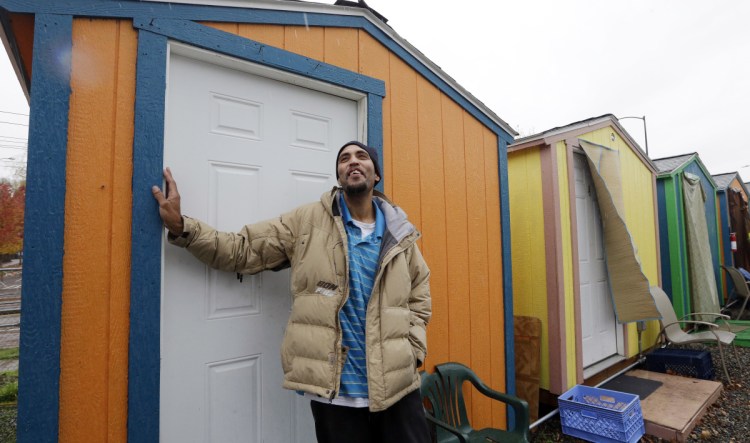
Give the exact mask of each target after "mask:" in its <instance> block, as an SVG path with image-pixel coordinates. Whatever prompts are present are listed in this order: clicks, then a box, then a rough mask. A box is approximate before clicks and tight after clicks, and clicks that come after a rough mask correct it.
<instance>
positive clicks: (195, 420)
mask: <svg viewBox="0 0 750 443" xmlns="http://www.w3.org/2000/svg"><path fill="white" fill-rule="evenodd" d="M167 77H168V82H167V83H168V86H167V99H166V102H167V106H166V129H165V143H164V145H165V146H164V164H165V166H169V167H170V168H171V169H172V172H173V174H174V176H175V179H176V181H177V184H178V188H179V191H180V194H181V195H182V211H183V213H184V214H185V215H189V216H193V217H196V218H199V219H201V220H204V221H206V222H208V223H209V224H211V225H212V226H215V227H216V228H218V229H220V230H230V231H238V230H239V229H240V228H241V227H242V226H243V225H245V224H247V223H252V222H256V221H260V220H264V219H267V218H272V217H275V216H278V215H280V214H281V213H283V212H285V211H288V210H290V209H292V208H294V207H295V206H298V205H300V204H302V203H307V202H312V201H317V200H318V199H319V198H320V195H321V194H322V193H323V192H325V191H326V190H329V189H331V187H332V186H333V185H334V184H335V182H336V176H335V163H336V158H335V156H336V153H337V151H338V148H339V147H340V145H341V144H343V143H344V142H346V141H348V140H353V139H356V138H357V118H358V114H357V112H358V103H357V102H356V101H354V100H350V99H344V98H340V97H337V96H333V95H329V94H326V93H322V92H318V91H314V90H312V89H308V88H303V87H300V86H294V85H291V84H289V83H285V82H281V81H277V80H272V79H270V78H267V77H262V76H259V75H255V74H251V73H248V72H244V71H243V70H241V69H231V68H228V67H223V66H219V65H217V64H212V63H209V62H206V61H199V60H196V59H194V58H190V57H187V56H184V55H177V54H175V53H172V54H171V55H170V57H169V72H168V76H167ZM163 263H164V265H163V266H164V280H163V292H162V304H161V313H162V324H161V392H160V395H161V397H160V398H161V405H160V406H161V411H160V439H161V441H164V442H180V443H184V442H218V443H229V442H271V443H273V442H313V441H315V434H314V428H313V421H312V415H311V413H310V407H309V400H305V399H304V398H303V397H301V396H299V395H297V394H295V393H294V392H290V391H286V390H284V389H282V387H281V384H282V378H283V373H282V370H281V363H280V357H279V355H280V353H279V348H280V344H281V340H282V337H283V334H284V327H285V325H286V321H287V319H288V316H289V310H290V307H291V295H290V292H289V273H288V271H282V272H264V273H262V274H259V275H256V276H245V277H244V278H243V280H242V281H240V280H239V279H238V278H237V276H236V275H235V274H233V273H223V272H218V271H214V270H210V269H208V268H207V267H206V266H204V265H203V264H201V263H200V262H198V261H197V260H196V259H194V258H193V257H192V255H190V254H189V253H188V252H187V251H185V250H183V249H180V248H177V247H174V246H171V245H165V246H164V260H163Z"/></svg>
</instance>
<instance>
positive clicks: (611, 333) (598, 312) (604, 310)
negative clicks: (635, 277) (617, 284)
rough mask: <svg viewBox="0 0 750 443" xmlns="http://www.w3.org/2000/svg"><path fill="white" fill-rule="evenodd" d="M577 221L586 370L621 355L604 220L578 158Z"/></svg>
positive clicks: (581, 158) (582, 159)
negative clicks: (608, 268) (611, 289)
mask: <svg viewBox="0 0 750 443" xmlns="http://www.w3.org/2000/svg"><path fill="white" fill-rule="evenodd" d="M574 158H575V165H574V168H575V190H576V219H577V223H578V226H577V232H578V269H579V291H580V292H579V294H580V300H581V336H582V346H583V367H584V368H585V367H587V366H591V365H592V364H595V363H597V362H599V361H601V360H604V359H605V358H607V357H610V356H612V355H615V354H617V321H616V319H615V314H614V307H613V306H612V297H611V296H610V290H609V277H608V275H607V266H606V256H605V254H604V241H603V237H602V234H603V232H602V225H601V217H600V215H599V205H598V204H597V200H596V190H595V188H594V183H593V181H592V179H591V173H590V172H589V168H588V164H587V162H586V158H585V157H584V156H582V155H575V156H574Z"/></svg>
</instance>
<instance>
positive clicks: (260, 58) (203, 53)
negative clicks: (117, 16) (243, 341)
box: [128, 19, 385, 441]
mask: <svg viewBox="0 0 750 443" xmlns="http://www.w3.org/2000/svg"><path fill="white" fill-rule="evenodd" d="M134 26H135V27H136V28H137V29H139V32H138V65H137V68H136V98H135V125H134V140H133V210H132V252H131V282H130V284H131V289H130V343H129V355H128V366H129V368H128V371H129V383H128V440H129V441H158V440H159V419H160V414H159V405H160V388H159V385H160V377H161V374H160V358H161V338H160V331H161V324H160V318H161V295H162V255H163V254H162V240H163V236H164V230H163V227H162V223H161V220H160V218H159V216H158V208H157V205H156V201H155V200H154V198H153V196H152V195H151V192H150V188H151V186H153V185H154V184H156V183H161V181H162V168H163V154H164V152H163V148H164V117H165V112H166V110H165V103H166V102H165V98H166V80H167V69H168V60H169V53H170V51H175V52H177V53H181V54H185V53H187V54H188V56H190V57H194V58H195V57H199V58H203V59H204V60H206V61H210V62H211V63H218V64H222V65H224V66H230V67H232V68H235V69H236V68H241V69H242V70H245V71H248V70H249V71H255V72H253V73H256V74H258V75H262V76H265V77H270V78H274V79H276V80H281V81H284V82H288V83H292V84H296V85H301V86H304V87H308V88H312V89H316V90H319V91H322V92H325V93H329V94H333V95H339V96H343V97H346V98H354V99H356V100H358V103H359V106H358V107H359V112H358V113H359V115H358V118H359V119H360V120H359V121H360V122H361V123H362V124H361V126H360V127H359V128H358V132H359V134H360V139H361V140H362V141H366V142H367V143H368V144H369V145H371V146H373V147H375V148H376V149H377V150H378V154H379V155H380V156H381V157H382V149H383V118H382V103H383V97H385V83H384V82H383V81H382V80H378V79H374V78H371V77H367V76H365V75H362V74H359V73H356V72H352V71H348V70H346V69H343V68H339V67H336V66H333V65H329V64H326V63H323V62H321V61H316V60H312V59H310V58H308V57H304V56H301V55H298V54H294V53H291V52H289V51H285V50H282V49H279V48H276V47H273V46H269V45H264V44H262V43H259V42H256V41H253V40H250V39H247V38H243V37H239V36H236V35H233V34H229V33H226V32H223V31H219V30H216V29H213V28H211V27H208V26H204V25H200V24H197V23H194V22H190V21H183V20H167V19H161V20H160V19H155V20H144V21H139V20H138V19H135V20H134ZM248 62H249V63H248ZM249 71H248V72H249ZM382 186H383V182H382V181H381V183H380V184H379V186H378V187H379V188H381V189H382Z"/></svg>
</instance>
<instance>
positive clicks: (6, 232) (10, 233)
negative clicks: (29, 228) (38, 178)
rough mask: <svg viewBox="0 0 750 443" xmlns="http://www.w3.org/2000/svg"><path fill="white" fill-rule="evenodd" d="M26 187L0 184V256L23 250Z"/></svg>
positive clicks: (23, 185)
mask: <svg viewBox="0 0 750 443" xmlns="http://www.w3.org/2000/svg"><path fill="white" fill-rule="evenodd" d="M25 199H26V186H25V184H23V183H22V184H20V185H17V186H14V185H13V184H11V183H9V182H7V181H2V182H0V254H16V253H18V252H21V250H22V249H23V210H24V201H25Z"/></svg>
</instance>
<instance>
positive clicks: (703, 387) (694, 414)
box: [627, 369, 723, 442]
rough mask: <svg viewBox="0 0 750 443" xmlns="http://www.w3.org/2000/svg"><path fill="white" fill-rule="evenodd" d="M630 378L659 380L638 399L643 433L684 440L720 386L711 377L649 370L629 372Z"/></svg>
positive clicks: (712, 400)
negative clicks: (701, 377) (692, 376)
mask: <svg viewBox="0 0 750 443" xmlns="http://www.w3.org/2000/svg"><path fill="white" fill-rule="evenodd" d="M627 374H628V375H630V376H632V377H638V378H642V379H645V380H656V381H660V382H662V385H661V386H660V387H659V388H657V389H656V390H655V391H654V392H653V393H651V395H649V396H648V397H646V399H644V400H641V409H642V411H643V421H644V424H645V425H646V434H648V435H653V436H655V437H659V438H663V439H665V440H668V441H678V442H684V441H686V440H687V438H688V436H689V435H690V432H691V431H692V430H693V428H695V426H696V425H697V424H698V422H699V421H700V419H701V417H703V415H704V414H705V413H706V410H707V409H708V407H709V406H711V405H712V404H713V403H714V402H716V400H718V399H719V396H720V395H721V390H722V388H723V385H722V384H721V383H720V382H716V381H711V380H700V379H697V378H688V377H680V376H677V375H670V374H662V373H660V372H649V371H644V370H641V369H636V370H633V371H629V372H628V373H627Z"/></svg>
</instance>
